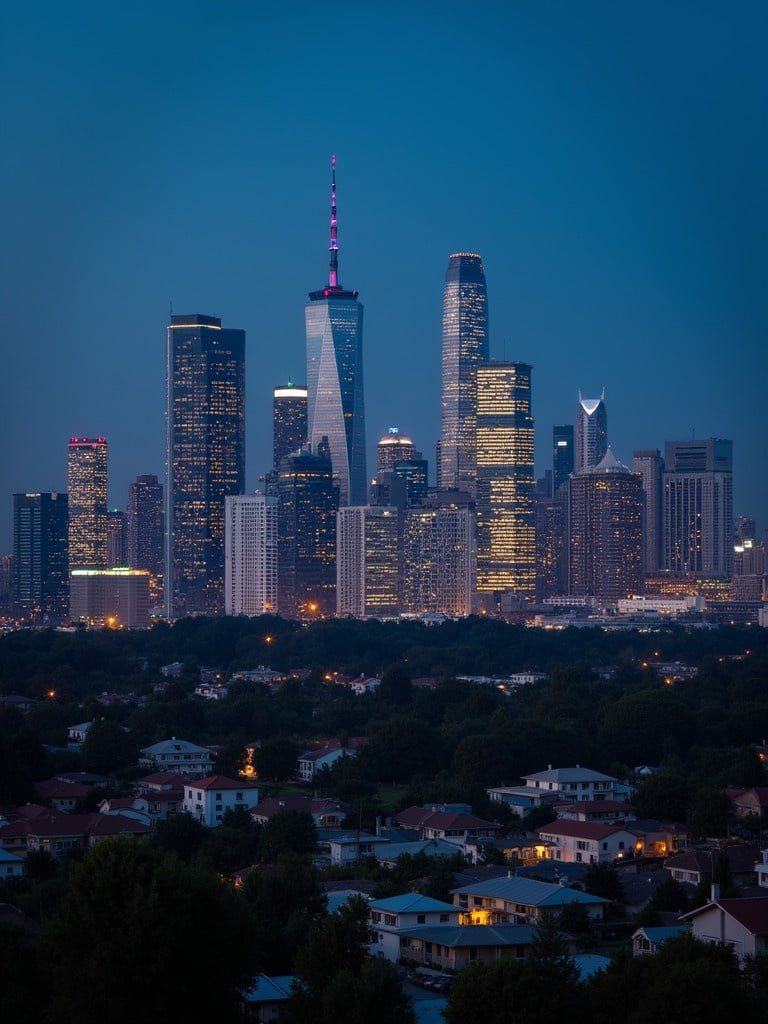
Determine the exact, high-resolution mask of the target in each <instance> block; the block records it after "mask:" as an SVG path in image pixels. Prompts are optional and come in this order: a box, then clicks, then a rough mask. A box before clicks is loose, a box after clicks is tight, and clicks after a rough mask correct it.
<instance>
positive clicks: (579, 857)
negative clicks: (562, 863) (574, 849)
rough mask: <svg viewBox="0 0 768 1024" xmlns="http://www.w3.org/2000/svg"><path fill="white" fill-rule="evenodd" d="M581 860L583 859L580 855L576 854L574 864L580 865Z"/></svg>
mask: <svg viewBox="0 0 768 1024" xmlns="http://www.w3.org/2000/svg"><path fill="white" fill-rule="evenodd" d="M582 859H583V858H582V854H581V853H577V854H576V863H577V864H581V861H582Z"/></svg>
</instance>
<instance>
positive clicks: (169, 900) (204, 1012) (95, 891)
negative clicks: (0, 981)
mask: <svg viewBox="0 0 768 1024" xmlns="http://www.w3.org/2000/svg"><path fill="white" fill-rule="evenodd" d="M192 935H195V936H200V937H201V938H204V940H205V963H206V968H205V977H204V980H203V979H202V977H200V978H195V977H194V976H191V975H190V968H189V964H190V961H189V955H190V954H189V941H190V936H192ZM251 935H252V932H251V927H250V921H249V917H248V915H247V913H246V907H245V904H244V902H243V901H242V899H241V898H240V896H239V894H238V893H236V892H235V891H234V890H233V889H232V888H231V887H229V886H227V885H225V884H224V883H222V882H220V881H219V879H218V878H217V877H216V876H215V875H213V874H211V873H209V872H207V871H203V870H202V869H201V868H199V867H194V868H193V867H188V866H185V865H183V864H182V863H181V862H180V861H179V860H178V859H177V858H176V857H175V856H174V855H173V854H171V853H168V852H166V851H163V850H159V849H157V848H154V847H152V846H150V845H149V844H147V843H143V842H141V841H139V840H136V839H132V838H117V839H109V840H104V841H103V842H101V843H99V845H98V846H96V847H94V848H93V849H92V850H91V851H89V853H88V854H87V855H86V857H85V859H84V860H83V862H82V863H81V864H78V865H76V866H75V868H74V869H73V870H72V875H71V879H70V886H69V890H68V892H67V895H66V896H65V897H64V899H63V901H62V903H61V904H60V906H59V908H58V911H57V913H56V914H55V916H54V918H53V919H52V920H51V922H50V924H49V926H48V928H47V930H46V934H45V949H46V956H47V962H48V963H49V964H50V972H51V981H52V991H53V998H52V1001H51V1005H50V1008H49V1014H48V1020H49V1021H50V1022H51V1024H70V1022H71V1021H73V1020H77V1021H78V1022H80V1024H135V1021H137V1020H153V1021H160V1020H166V1019H171V1018H174V1019H175V1018H177V1017H178V1018H181V1019H184V1020H186V1021H190V1022H198V1021H199V1022H203V1021H208V1020H211V1019H216V1020H224V1021H233V1022H234V1021H236V1020H238V1019H239V993H240V991H241V990H242V989H243V988H244V987H245V986H247V984H248V983H249V982H250V979H251V978H252V977H253V975H254V974H255V973H256V972H257V970H258V966H259V965H258V964H257V963H254V961H253V959H252V943H251ZM137 979H141V984H137Z"/></svg>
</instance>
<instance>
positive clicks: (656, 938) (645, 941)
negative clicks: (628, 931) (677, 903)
mask: <svg viewBox="0 0 768 1024" xmlns="http://www.w3.org/2000/svg"><path fill="white" fill-rule="evenodd" d="M690 930H691V926H690V925H689V924H685V923H683V924H672V925H667V926H665V927H657V928H638V929H637V931H636V932H633V934H632V953H633V955H634V956H648V955H649V954H652V953H658V951H659V947H660V946H661V944H662V942H666V941H667V940H668V939H674V938H676V937H677V936H678V935H683V934H684V933H685V932H689V931H690Z"/></svg>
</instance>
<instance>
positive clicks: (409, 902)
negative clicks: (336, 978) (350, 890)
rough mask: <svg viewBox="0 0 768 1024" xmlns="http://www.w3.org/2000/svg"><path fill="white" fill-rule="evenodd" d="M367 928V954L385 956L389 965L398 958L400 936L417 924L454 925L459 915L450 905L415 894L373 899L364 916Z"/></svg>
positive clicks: (399, 954)
mask: <svg viewBox="0 0 768 1024" xmlns="http://www.w3.org/2000/svg"><path fill="white" fill-rule="evenodd" d="M368 923H369V925H370V927H371V944H370V946H369V947H368V948H369V950H370V952H371V953H374V954H376V955H378V956H385V957H386V958H387V959H388V960H391V961H392V963H393V964H396V963H398V961H399V960H400V957H401V955H402V953H401V949H400V945H401V943H400V934H401V932H402V931H405V930H408V929H411V928H416V927H418V926H419V925H442V924H445V925H454V926H456V925H458V923H459V912H458V910H457V909H456V907H455V906H453V905H452V904H450V903H444V902H443V901H442V900H434V899H432V898H431V897H430V896H423V895H422V894H421V893H418V892H409V893H405V894H403V895H402V896H391V897H389V898H388V899H383V900H373V901H372V902H371V904H370V911H369V913H368Z"/></svg>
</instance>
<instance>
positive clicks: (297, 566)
mask: <svg viewBox="0 0 768 1024" xmlns="http://www.w3.org/2000/svg"><path fill="white" fill-rule="evenodd" d="M318 448H319V451H318V452H317V453H313V452H311V451H310V450H309V448H302V449H301V451H299V452H296V453H294V454H293V455H286V457H285V458H284V459H283V461H282V462H281V463H280V470H279V473H278V481H277V486H278V495H279V501H280V504H279V511H278V564H279V566H280V579H279V585H278V594H277V607H278V611H279V613H280V615H282V616H283V617H284V618H287V619H313V618H316V617H318V616H328V615H334V614H335V612H336V513H337V511H338V508H339V489H338V487H337V486H336V485H335V483H334V475H333V471H332V467H331V458H330V453H329V451H328V445H327V444H326V443H325V442H324V441H323V440H321V442H320V444H319V446H318Z"/></svg>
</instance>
